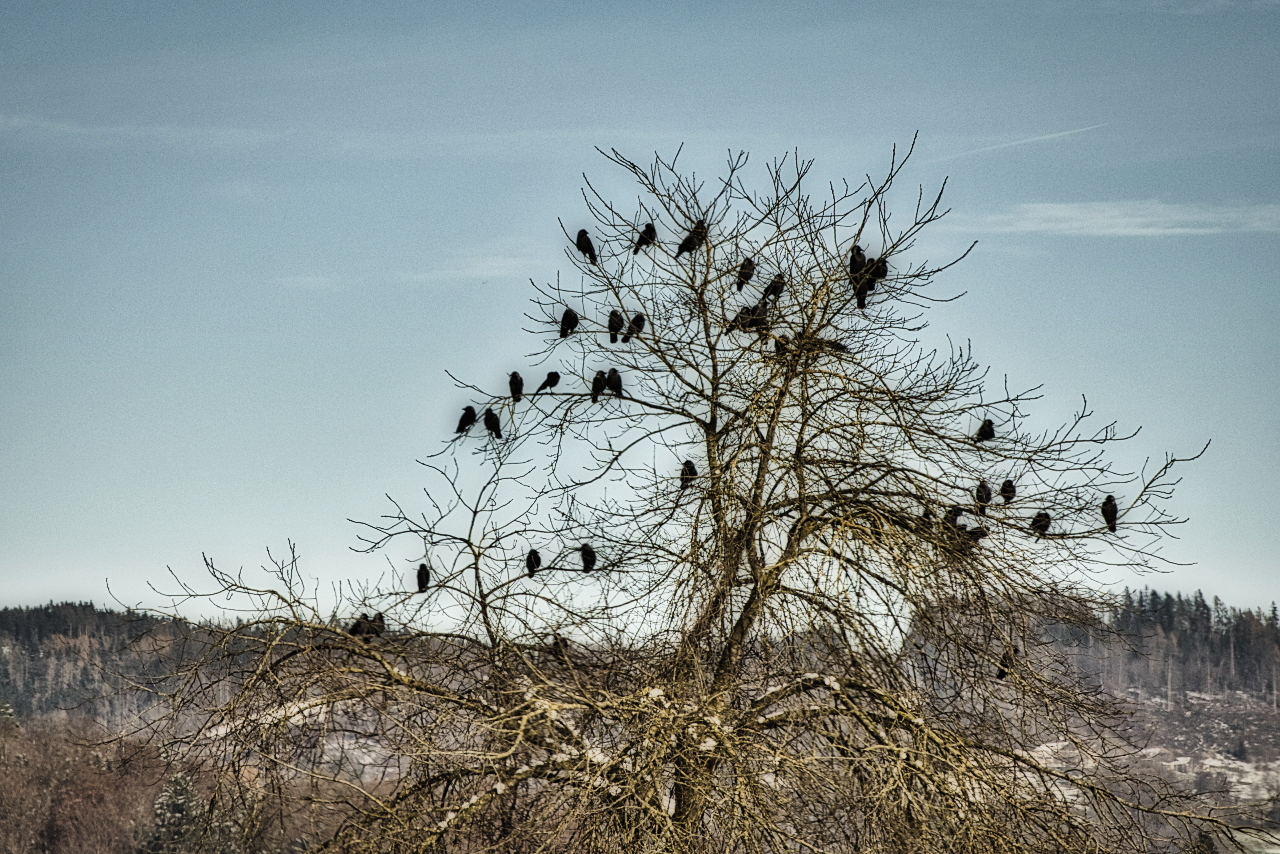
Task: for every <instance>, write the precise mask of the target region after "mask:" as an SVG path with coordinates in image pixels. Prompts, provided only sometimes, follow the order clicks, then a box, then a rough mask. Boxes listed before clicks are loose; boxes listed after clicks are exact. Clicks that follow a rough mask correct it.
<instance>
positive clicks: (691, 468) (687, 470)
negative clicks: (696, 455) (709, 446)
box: [680, 460, 698, 491]
mask: <svg viewBox="0 0 1280 854" xmlns="http://www.w3.org/2000/svg"><path fill="white" fill-rule="evenodd" d="M697 476H698V467H697V466H695V465H694V464H693V460H685V461H684V465H682V466H680V489H681V491H684V490H685V489H688V488H689V487H690V486H692V485H693V479H694V478H696V477H697Z"/></svg>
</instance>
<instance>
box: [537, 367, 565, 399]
mask: <svg viewBox="0 0 1280 854" xmlns="http://www.w3.org/2000/svg"><path fill="white" fill-rule="evenodd" d="M558 385H560V372H559V371H547V378H546V379H545V380H543V381H542V385H540V386H538V391H542V390H543V389H544V388H555V387H556V386H558ZM538 391H535V392H534V394H537V393H538Z"/></svg>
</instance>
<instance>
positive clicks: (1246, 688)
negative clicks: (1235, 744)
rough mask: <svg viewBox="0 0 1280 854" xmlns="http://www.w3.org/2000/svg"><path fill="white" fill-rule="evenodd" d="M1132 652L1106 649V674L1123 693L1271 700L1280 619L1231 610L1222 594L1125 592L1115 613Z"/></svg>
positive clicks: (1278, 672) (1270, 613) (1278, 667)
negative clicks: (1231, 693)
mask: <svg viewBox="0 0 1280 854" xmlns="http://www.w3.org/2000/svg"><path fill="white" fill-rule="evenodd" d="M1111 622H1112V625H1113V626H1114V627H1115V628H1116V629H1118V630H1120V632H1121V633H1122V634H1123V636H1124V637H1125V639H1126V640H1127V641H1128V644H1129V645H1130V648H1129V649H1115V648H1112V649H1109V650H1107V651H1106V653H1105V654H1104V656H1103V659H1104V660H1103V662H1102V663H1101V667H1102V676H1103V679H1104V680H1105V681H1106V682H1107V684H1108V685H1110V686H1112V687H1118V688H1121V689H1129V688H1137V689H1139V690H1142V691H1143V692H1148V691H1149V692H1152V693H1158V694H1166V693H1168V694H1171V695H1172V696H1173V697H1174V698H1176V697H1177V696H1179V695H1180V694H1181V693H1182V692H1186V691H1197V692H1202V693H1205V694H1223V693H1226V692H1228V691H1243V692H1246V693H1248V694H1253V695H1255V696H1258V697H1263V698H1265V699H1267V700H1268V701H1273V700H1274V696H1275V691H1276V684H1277V677H1278V676H1280V619H1278V615H1277V610H1276V604H1275V603H1274V602H1272V603H1271V607H1270V609H1268V610H1267V611H1265V612H1264V611H1263V610H1262V609H1253V610H1249V609H1237V608H1228V607H1227V606H1226V605H1224V604H1223V603H1222V601H1221V600H1220V599H1218V597H1216V596H1215V597H1214V598H1213V603H1212V604H1210V603H1208V602H1206V601H1205V598H1204V594H1202V593H1201V592H1200V591H1199V590H1197V591H1196V592H1195V593H1194V594H1193V595H1191V596H1183V595H1182V594H1181V593H1164V594H1161V593H1159V592H1157V591H1155V590H1146V589H1144V590H1142V591H1140V592H1139V593H1137V594H1136V595H1135V594H1134V593H1133V592H1132V591H1130V590H1128V589H1126V590H1125V592H1124V595H1123V597H1122V601H1121V604H1120V605H1119V606H1118V607H1117V608H1116V609H1115V611H1114V613H1113V614H1112V615H1111Z"/></svg>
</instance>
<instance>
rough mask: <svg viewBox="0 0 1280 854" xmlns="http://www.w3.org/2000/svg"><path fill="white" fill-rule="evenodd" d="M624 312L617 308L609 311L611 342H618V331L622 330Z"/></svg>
mask: <svg viewBox="0 0 1280 854" xmlns="http://www.w3.org/2000/svg"><path fill="white" fill-rule="evenodd" d="M622 323H623V321H622V312H620V311H618V310H617V309H616V308H615V309H614V310H613V311H611V312H609V343H610V344H617V343H618V333H619V332H621V331H622Z"/></svg>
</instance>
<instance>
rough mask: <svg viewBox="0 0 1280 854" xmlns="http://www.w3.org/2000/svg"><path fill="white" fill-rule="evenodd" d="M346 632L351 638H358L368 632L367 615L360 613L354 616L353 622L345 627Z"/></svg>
mask: <svg viewBox="0 0 1280 854" xmlns="http://www.w3.org/2000/svg"><path fill="white" fill-rule="evenodd" d="M347 634H349V635H351V636H352V637H353V638H360V637H364V636H365V635H367V634H369V615H368V614H361V615H360V616H358V617H356V619H355V622H353V623H352V624H351V626H350V627H349V628H348V629H347Z"/></svg>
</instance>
